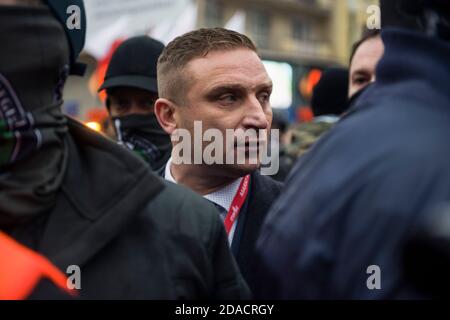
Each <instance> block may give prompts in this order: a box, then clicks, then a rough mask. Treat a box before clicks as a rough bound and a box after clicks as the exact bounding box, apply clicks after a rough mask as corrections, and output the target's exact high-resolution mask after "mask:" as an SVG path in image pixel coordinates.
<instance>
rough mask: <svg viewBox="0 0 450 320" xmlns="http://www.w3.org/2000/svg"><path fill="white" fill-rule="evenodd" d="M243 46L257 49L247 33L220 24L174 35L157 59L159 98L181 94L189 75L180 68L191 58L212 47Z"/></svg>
mask: <svg viewBox="0 0 450 320" xmlns="http://www.w3.org/2000/svg"><path fill="white" fill-rule="evenodd" d="M239 48H245V49H249V50H252V51H254V52H256V53H257V49H256V46H255V44H254V43H253V42H252V40H250V39H249V38H248V37H247V36H245V35H243V34H241V33H238V32H235V31H232V30H227V29H224V28H202V29H198V30H195V31H191V32H188V33H186V34H184V35H182V36H180V37H177V38H175V39H174V40H173V41H172V42H170V43H169V44H168V45H167V47H166V48H165V49H164V50H163V52H162V53H161V55H160V56H159V59H158V67H157V69H158V76H157V78H158V91H159V95H160V97H162V98H172V99H174V98H175V97H176V96H177V95H178V96H179V95H180V93H181V95H182V94H183V92H184V90H186V88H185V86H184V85H185V83H187V82H189V79H187V78H186V77H184V76H182V74H183V70H182V69H183V68H184V67H185V66H186V65H187V64H188V63H189V62H190V61H191V60H193V59H195V58H198V57H204V56H206V55H207V54H208V53H209V52H212V51H225V50H233V49H239Z"/></svg>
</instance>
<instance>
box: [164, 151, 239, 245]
mask: <svg viewBox="0 0 450 320" xmlns="http://www.w3.org/2000/svg"><path fill="white" fill-rule="evenodd" d="M171 165H172V158H170V159H169V161H168V162H167V165H166V171H165V175H164V178H165V179H166V180H168V181H170V182H173V183H177V182H176V181H175V179H174V177H173V176H172V172H171V171H170V167H171ZM242 179H243V178H239V179H237V180H236V181H234V182H232V183H230V184H229V185H227V186H225V187H223V188H222V189H220V190H217V191H215V192H212V193H210V194H207V195H204V196H203V197H204V198H205V199H208V200H209V201H211V202H213V203H215V204H216V205H219V206H221V207H222V208H224V209H225V210H226V212H228V211H230V207H231V204H232V202H233V199H234V197H235V196H236V193H237V192H238V189H239V185H240V184H241V181H242ZM222 220H223V219H222ZM238 220H239V216H238V218H237V219H236V220H235V221H234V223H233V226H232V227H231V230H230V234H229V235H228V244H229V245H230V246H231V243H232V241H233V237H234V233H235V231H236V226H237V223H238Z"/></svg>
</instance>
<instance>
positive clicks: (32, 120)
mask: <svg viewBox="0 0 450 320" xmlns="http://www.w3.org/2000/svg"><path fill="white" fill-rule="evenodd" d="M69 6H76V7H77V8H78V10H79V14H76V17H75V18H76V19H79V20H78V23H79V28H76V27H75V28H70V29H69V28H68V27H67V23H66V21H68V14H67V12H68V7H69ZM72 8H73V7H72ZM69 12H70V10H69ZM69 20H71V19H69ZM0 29H1V30H2V32H1V33H0V40H1V43H2V46H1V48H0V261H1V263H0V299H25V298H29V299H66V298H70V294H71V295H72V296H73V295H75V296H77V297H78V298H81V299H108V298H109V299H200V298H203V299H206V298H208V299H240V298H247V297H249V291H248V288H247V285H246V284H245V281H244V280H243V279H242V276H241V274H240V272H239V270H238V267H237V265H236V262H235V260H234V258H233V256H232V254H231V252H230V250H229V247H228V243H227V238H226V233H225V229H224V227H223V224H222V221H221V220H220V218H219V216H218V213H217V210H216V209H215V207H214V206H213V205H212V204H210V203H208V202H207V201H205V200H204V199H203V198H201V197H200V196H198V195H196V194H195V193H193V192H191V191H189V190H187V189H184V188H182V187H179V186H176V185H174V184H170V183H167V182H165V181H164V180H162V179H160V178H159V177H157V176H155V175H153V174H152V173H151V171H150V170H148V165H147V164H146V163H145V162H144V161H142V160H141V159H140V158H139V157H137V156H135V155H134V154H132V153H131V152H129V151H127V150H125V149H124V148H123V147H121V146H119V145H117V144H116V143H114V142H112V141H110V140H109V139H107V138H105V137H103V136H102V135H100V134H97V133H95V132H94V131H92V130H90V129H88V128H86V127H85V126H83V125H82V124H80V123H78V122H76V121H75V120H72V119H70V118H67V117H66V116H64V115H63V114H62V111H61V105H62V103H63V100H62V91H63V88H64V84H65V80H66V78H67V76H68V74H69V72H71V73H75V74H78V75H82V74H83V67H82V66H81V65H79V64H78V63H77V62H76V60H77V57H78V54H79V53H80V51H81V50H82V48H83V45H84V38H85V31H86V21H85V14H84V6H83V1H82V0H71V1H63V0H53V1H52V0H46V1H38V0H34V1H32V0H31V1H16V0H13V1H11V0H0ZM66 270H72V271H70V275H71V277H72V276H73V278H72V280H73V281H66V276H67V275H66V274H65V272H66ZM77 270H78V272H77ZM68 272H69V271H68ZM77 279H78V280H77ZM67 280H70V279H67ZM68 283H70V284H72V285H73V287H70V288H69V287H68ZM78 289H80V290H78Z"/></svg>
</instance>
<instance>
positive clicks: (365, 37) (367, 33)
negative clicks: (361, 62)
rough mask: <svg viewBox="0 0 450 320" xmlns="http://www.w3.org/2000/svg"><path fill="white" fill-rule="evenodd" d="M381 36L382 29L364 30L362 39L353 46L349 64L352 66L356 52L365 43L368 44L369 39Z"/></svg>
mask: <svg viewBox="0 0 450 320" xmlns="http://www.w3.org/2000/svg"><path fill="white" fill-rule="evenodd" d="M380 34H381V30H380V29H364V32H363V35H362V37H361V39H359V40H358V41H356V42H355V43H354V44H353V46H352V52H351V54H350V60H349V64H352V60H353V57H354V56H355V53H356V51H357V50H358V48H359V47H360V46H361V45H362V44H363V43H364V42H366V41H367V40H369V39H372V38H375V37H378V36H379V35H380Z"/></svg>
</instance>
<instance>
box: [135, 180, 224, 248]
mask: <svg viewBox="0 0 450 320" xmlns="http://www.w3.org/2000/svg"><path fill="white" fill-rule="evenodd" d="M158 179H160V181H161V183H162V184H163V185H164V189H163V190H162V191H161V192H160V193H159V194H158V195H157V196H156V197H155V198H154V199H152V200H151V201H150V202H149V204H148V205H147V207H146V209H145V213H144V214H145V215H148V217H150V218H151V219H152V220H153V221H154V222H155V223H157V224H158V225H159V226H160V227H161V228H163V229H164V230H165V231H166V232H168V233H177V234H178V233H182V234H184V235H186V236H190V237H198V238H201V239H203V241H209V240H211V237H214V235H215V234H216V233H218V231H219V230H218V228H219V227H220V226H221V223H222V222H221V220H220V216H219V213H218V212H217V209H216V208H215V207H214V205H212V204H211V203H209V202H208V201H207V200H205V199H204V198H203V197H202V196H200V195H198V194H196V193H195V192H193V191H191V190H190V189H188V188H186V187H183V186H179V185H176V184H174V183H172V182H169V181H166V180H164V179H162V178H158Z"/></svg>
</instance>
